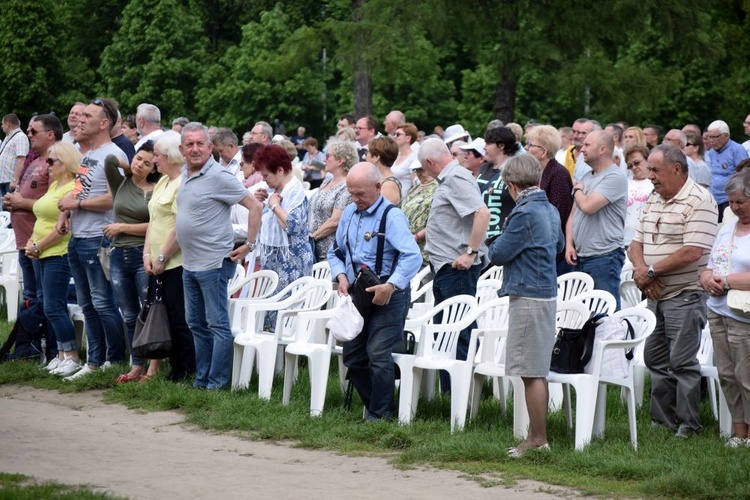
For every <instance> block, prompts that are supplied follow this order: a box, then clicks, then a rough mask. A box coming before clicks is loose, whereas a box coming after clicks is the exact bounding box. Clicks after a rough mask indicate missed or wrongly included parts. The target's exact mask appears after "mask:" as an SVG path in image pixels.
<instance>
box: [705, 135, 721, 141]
mask: <svg viewBox="0 0 750 500" xmlns="http://www.w3.org/2000/svg"><path fill="white" fill-rule="evenodd" d="M722 135H724V134H719V135H709V136H708V138H709V139H711V140H714V139H718V138H719V137H721V136H722Z"/></svg>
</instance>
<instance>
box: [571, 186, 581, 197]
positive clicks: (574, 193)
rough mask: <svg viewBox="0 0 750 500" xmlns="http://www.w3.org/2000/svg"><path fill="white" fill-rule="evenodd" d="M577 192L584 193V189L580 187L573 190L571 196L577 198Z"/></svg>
mask: <svg viewBox="0 0 750 500" xmlns="http://www.w3.org/2000/svg"><path fill="white" fill-rule="evenodd" d="M576 191H583V189H581V188H578V187H576V188H573V191H571V192H570V196H575V195H576Z"/></svg>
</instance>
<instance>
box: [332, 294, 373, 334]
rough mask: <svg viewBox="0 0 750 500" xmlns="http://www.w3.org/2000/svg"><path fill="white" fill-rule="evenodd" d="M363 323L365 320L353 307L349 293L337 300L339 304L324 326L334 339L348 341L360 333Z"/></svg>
mask: <svg viewBox="0 0 750 500" xmlns="http://www.w3.org/2000/svg"><path fill="white" fill-rule="evenodd" d="M364 325H365V320H364V318H363V317H362V315H361V314H359V311H358V310H357V308H356V307H354V303H353V302H352V297H351V295H346V296H344V297H342V298H341V300H340V301H339V306H338V307H337V308H336V312H335V313H334V314H333V317H332V318H331V319H329V320H328V322H327V323H326V328H328V330H330V332H331V335H333V337H334V338H335V339H336V340H339V341H341V342H349V341H350V340H352V339H354V338H356V337H357V335H359V334H360V332H361V331H362V327H363V326H364Z"/></svg>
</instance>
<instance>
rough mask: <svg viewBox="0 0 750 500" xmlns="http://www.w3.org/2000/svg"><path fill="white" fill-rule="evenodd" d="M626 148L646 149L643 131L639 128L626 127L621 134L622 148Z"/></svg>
mask: <svg viewBox="0 0 750 500" xmlns="http://www.w3.org/2000/svg"><path fill="white" fill-rule="evenodd" d="M628 146H633V147H635V146H641V147H644V148H647V147H648V146H647V145H646V136H645V135H643V129H642V128H641V127H628V128H627V129H626V130H625V132H623V134H622V147H623V149H624V148H626V147H628Z"/></svg>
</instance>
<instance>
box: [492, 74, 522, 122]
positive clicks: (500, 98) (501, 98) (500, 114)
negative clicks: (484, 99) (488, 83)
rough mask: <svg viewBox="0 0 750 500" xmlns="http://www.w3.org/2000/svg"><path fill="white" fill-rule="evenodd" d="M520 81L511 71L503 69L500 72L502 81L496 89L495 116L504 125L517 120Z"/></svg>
mask: <svg viewBox="0 0 750 500" xmlns="http://www.w3.org/2000/svg"><path fill="white" fill-rule="evenodd" d="M517 85H518V81H517V80H516V78H515V75H511V72H510V71H506V70H505V69H502V70H501V71H500V81H498V82H497V86H496V87H495V106H494V109H493V111H494V115H495V118H497V119H498V120H502V122H503V123H510V122H512V121H513V120H514V119H515V114H516V87H517Z"/></svg>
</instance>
